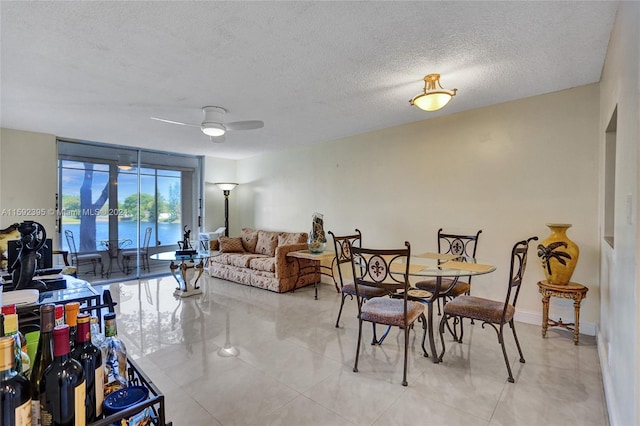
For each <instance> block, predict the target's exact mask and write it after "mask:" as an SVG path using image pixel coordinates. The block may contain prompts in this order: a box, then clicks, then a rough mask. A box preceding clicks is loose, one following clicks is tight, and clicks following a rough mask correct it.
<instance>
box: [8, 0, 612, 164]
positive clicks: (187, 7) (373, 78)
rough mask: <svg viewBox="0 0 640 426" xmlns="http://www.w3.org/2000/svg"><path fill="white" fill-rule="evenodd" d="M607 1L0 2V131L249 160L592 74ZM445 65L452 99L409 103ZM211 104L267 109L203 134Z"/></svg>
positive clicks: (234, 110) (245, 110)
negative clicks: (428, 105)
mask: <svg viewBox="0 0 640 426" xmlns="http://www.w3.org/2000/svg"><path fill="white" fill-rule="evenodd" d="M616 7H617V2H598V1H588V2H577V1H545V2H537V1H527V2H493V1H491V2H481V1H472V2H431V1H430V2H210V1H202V2H146V1H136V2H100V1H97V2H93V1H91V2H78V1H72V2H59V1H54V2H22V1H20V2H12V1H1V2H0V15H1V24H2V27H1V37H2V38H1V40H0V43H1V52H0V53H1V56H0V60H1V73H2V74H1V75H0V78H1V87H0V95H1V104H0V107H1V109H0V124H1V126H2V127H7V128H12V129H21V130H30V131H35V132H44V133H51V134H54V135H56V136H60V137H66V138H73V139H80V140H89V141H95V142H104V143H112V144H118V145H130V146H136V147H146V148H153V149H158V150H164V151H178V152H183V153H189V154H196V155H209V156H214V157H222V158H235V159H239V158H245V157H249V156H253V155H258V154H263V153H266V152H270V151H276V150H282V149H287V148H291V147H294V146H297V145H305V144H312V143H317V142H323V141H328V140H333V139H337V138H340V137H345V136H349V135H354V134H359V133H363V132H367V131H372V130H376V129H381V128H386V127H391V126H395V125H400V124H405V123H410V122H414V121H419V120H424V119H427V118H431V117H437V116H439V115H443V114H451V113H455V112H459V111H465V110H469V109H473V108H478V107H482V106H487V105H492V104H497V103H501V102H505V101H509V100H513V99H518V98H523V97H528V96H534V95H539V94H543V93H548V92H553V91H557V90H562V89H567V88H570V87H575V86H580V85H584V84H589V83H595V82H597V81H599V80H600V74H601V71H602V66H603V62H604V58H605V54H606V49H607V45H608V42H609V35H610V32H611V28H612V25H613V20H614V17H615V12H616ZM428 73H440V74H441V75H442V78H441V82H442V85H443V86H444V87H445V88H453V87H456V88H458V95H457V96H456V97H455V98H454V99H453V100H452V102H451V103H450V104H449V105H448V106H447V107H445V109H443V110H441V111H439V112H437V113H427V112H424V111H421V110H418V109H417V108H415V107H411V106H410V105H409V102H408V101H409V99H411V98H412V97H413V96H414V95H416V94H417V93H419V92H420V91H421V90H422V86H423V82H422V78H423V77H424V75H425V74H428ZM205 105H218V106H222V107H224V108H226V109H227V110H228V114H227V120H228V121H239V120H263V121H264V122H265V126H264V128H262V129H259V130H251V131H237V132H231V133H228V135H227V140H226V142H224V143H223V144H213V143H211V142H210V141H209V139H208V138H207V137H206V136H204V135H203V134H202V133H201V131H200V130H199V129H197V128H191V127H185V126H176V125H170V124H166V123H162V122H157V121H153V120H150V118H149V117H150V116H156V117H163V118H167V119H171V120H176V121H183V122H190V123H196V124H197V123H200V122H201V121H202V112H201V110H200V108H201V107H202V106H205Z"/></svg>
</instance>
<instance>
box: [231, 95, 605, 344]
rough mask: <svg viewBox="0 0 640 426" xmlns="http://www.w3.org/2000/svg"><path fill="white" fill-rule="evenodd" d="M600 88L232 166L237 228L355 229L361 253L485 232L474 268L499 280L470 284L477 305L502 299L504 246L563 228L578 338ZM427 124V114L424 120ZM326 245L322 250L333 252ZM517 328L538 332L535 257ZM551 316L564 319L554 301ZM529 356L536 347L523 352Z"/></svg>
mask: <svg viewBox="0 0 640 426" xmlns="http://www.w3.org/2000/svg"><path fill="white" fill-rule="evenodd" d="M598 102H599V92H598V85H589V86H583V87H578V88H574V89H570V90H565V91H561V92H556V93H551V94H547V95H543V96H536V97H532V98H527V99H522V100H518V101H515V102H509V103H505V104H501V105H496V106H492V107H488V108H481V109H476V110H472V111H467V112H463V113H459V114H454V115H450V116H445V117H440V118H436V119H431V120H424V121H421V122H417V123H413V124H409V125H404V126H398V127H394V128H388V129H384V130H381V131H376V132H372V133H367V134H362V135H357V136H353V137H349V138H344V139H340V140H336V141H332V142H327V143H322V144H317V145H313V146H310V147H306V148H302V149H297V150H289V151H286V152H282V153H277V154H271V155H266V156H262V157H256V158H251V159H246V160H240V161H238V170H237V177H238V181H239V182H240V184H241V185H240V186H239V187H238V188H237V189H236V191H235V192H236V193H235V194H234V195H235V196H236V201H237V205H238V206H239V208H238V219H237V221H238V222H239V224H240V225H241V226H255V227H259V228H265V229H272V230H285V231H300V230H302V231H308V230H309V227H310V224H311V216H312V214H313V212H316V211H317V212H321V213H323V214H324V219H325V230H327V231H329V230H332V231H334V232H335V233H338V234H341V233H347V232H351V231H353V229H354V228H356V227H357V228H359V229H360V230H361V231H362V233H363V241H364V245H369V246H378V247H382V246H389V247H400V246H402V244H403V242H404V241H405V240H408V241H410V242H411V244H412V250H414V252H420V251H426V250H436V248H437V247H436V234H437V230H438V228H439V227H444V228H445V229H447V230H452V231H475V230H477V229H482V230H483V233H482V236H481V239H480V245H479V249H478V254H479V257H480V258H482V259H486V260H487V261H491V262H494V263H496V264H497V266H498V270H497V271H496V272H495V273H493V274H491V275H487V276H482V277H477V279H474V281H473V286H474V287H473V288H474V290H473V291H474V294H478V295H482V296H487V297H493V298H503V297H504V294H505V291H506V290H505V286H506V282H507V274H508V268H509V262H510V258H509V255H510V250H511V247H512V246H513V244H514V243H515V242H516V241H518V240H520V239H523V238H526V237H529V236H532V235H537V236H539V237H541V238H544V237H546V236H547V235H548V233H549V232H548V229H547V228H546V227H545V223H547V222H567V223H572V224H573V228H571V229H570V231H569V236H570V237H571V238H572V239H573V240H574V241H575V242H576V243H577V244H578V245H579V246H580V249H581V254H580V260H579V262H578V266H577V269H576V272H575V274H574V276H573V280H574V281H578V282H581V283H584V284H585V285H587V286H588V287H589V288H590V292H589V297H588V298H587V300H585V301H584V303H583V307H582V318H581V319H582V322H583V331H585V332H587V333H590V334H595V324H596V323H597V322H598V315H599V306H598V304H599V297H598V294H599V289H598V277H599V266H598V265H599V252H600V245H599V238H598V235H599V234H598V173H597V170H598V137H597V135H598ZM427 116H428V115H426V114H425V117H427ZM330 243H331V242H330ZM530 255H531V257H530V264H529V270H528V273H527V274H526V277H525V278H526V283H525V287H524V288H523V293H522V296H521V301H520V303H519V308H520V312H519V319H520V320H524V321H528V322H533V323H536V324H538V323H539V321H540V318H541V302H540V296H539V294H538V289H537V286H536V282H537V281H539V280H541V279H544V275H543V272H542V269H541V267H540V266H539V264H538V259H537V257H536V251H535V248H534V249H532V250H531V252H530ZM551 314H552V315H553V316H562V317H563V318H571V317H572V316H573V305H572V302H570V301H566V300H555V299H554V301H553V303H552V306H551ZM531 344H535V342H533V343H531Z"/></svg>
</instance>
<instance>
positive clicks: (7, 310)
mask: <svg viewBox="0 0 640 426" xmlns="http://www.w3.org/2000/svg"><path fill="white" fill-rule="evenodd" d="M2 313H3V314H4V315H9V314H17V313H18V310H17V308H16V304H15V303H10V304H8V305H2Z"/></svg>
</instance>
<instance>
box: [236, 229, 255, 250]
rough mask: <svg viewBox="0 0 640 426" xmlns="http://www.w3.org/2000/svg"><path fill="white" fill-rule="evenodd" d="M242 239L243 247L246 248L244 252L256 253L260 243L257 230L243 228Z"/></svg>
mask: <svg viewBox="0 0 640 426" xmlns="http://www.w3.org/2000/svg"><path fill="white" fill-rule="evenodd" d="M240 238H242V247H244V251H246V252H249V253H256V244H257V243H258V230H257V229H251V228H242V231H240Z"/></svg>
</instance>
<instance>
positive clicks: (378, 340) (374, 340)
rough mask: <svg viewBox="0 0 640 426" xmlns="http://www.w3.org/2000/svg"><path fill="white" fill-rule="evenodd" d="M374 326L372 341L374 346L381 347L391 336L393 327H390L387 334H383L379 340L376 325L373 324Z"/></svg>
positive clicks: (386, 331)
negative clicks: (390, 332)
mask: <svg viewBox="0 0 640 426" xmlns="http://www.w3.org/2000/svg"><path fill="white" fill-rule="evenodd" d="M372 324H373V340H372V341H371V344H372V345H381V344H382V342H384V339H386V338H387V334H389V331H390V330H391V326H390V325H388V326H387V329H386V330H385V332H384V333H383V334H382V337H380V338H379V339H378V338H377V337H376V323H372Z"/></svg>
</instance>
